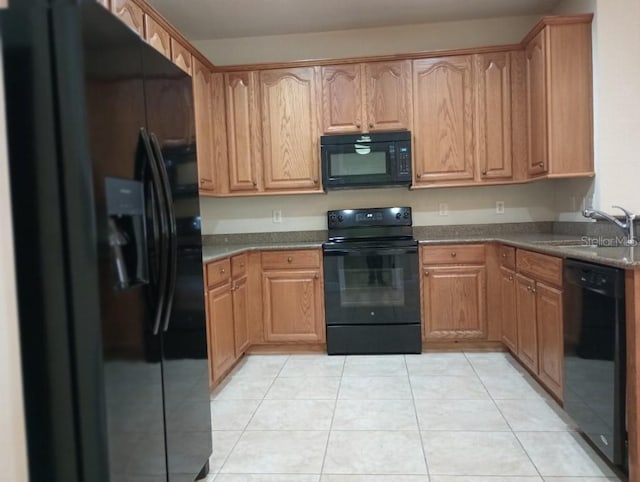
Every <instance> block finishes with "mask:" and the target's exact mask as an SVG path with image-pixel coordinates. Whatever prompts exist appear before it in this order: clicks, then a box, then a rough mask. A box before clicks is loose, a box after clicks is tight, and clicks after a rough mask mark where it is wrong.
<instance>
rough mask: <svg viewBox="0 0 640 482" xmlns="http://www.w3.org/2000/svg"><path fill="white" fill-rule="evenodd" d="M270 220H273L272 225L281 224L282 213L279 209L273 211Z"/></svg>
mask: <svg viewBox="0 0 640 482" xmlns="http://www.w3.org/2000/svg"><path fill="white" fill-rule="evenodd" d="M272 220H273V222H274V223H281V222H282V211H281V210H280V209H274V210H273V217H272Z"/></svg>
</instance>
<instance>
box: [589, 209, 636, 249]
mask: <svg viewBox="0 0 640 482" xmlns="http://www.w3.org/2000/svg"><path fill="white" fill-rule="evenodd" d="M611 207H612V208H617V209H620V210H621V211H622V212H623V213H624V216H625V222H622V221H620V220H619V219H616V218H614V217H613V216H611V215H609V214H607V213H605V212H603V211H598V210H597V209H590V208H587V209H585V210H584V211H583V212H582V215H583V216H584V217H585V218H591V219H597V218H602V219H606V220H607V221H609V222H611V223H613V224H615V225H616V226H618V227H619V228H620V229H622V232H623V233H624V235H625V236H624V245H625V246H635V245H636V238H635V231H634V225H633V221H634V220H635V219H636V215H635V214H633V213H632V212H630V211H627V210H626V209H625V208H623V207H620V206H611Z"/></svg>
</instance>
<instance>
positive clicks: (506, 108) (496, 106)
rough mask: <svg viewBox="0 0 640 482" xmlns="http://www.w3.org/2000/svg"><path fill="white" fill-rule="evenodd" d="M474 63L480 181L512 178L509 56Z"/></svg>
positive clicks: (499, 54)
mask: <svg viewBox="0 0 640 482" xmlns="http://www.w3.org/2000/svg"><path fill="white" fill-rule="evenodd" d="M475 61H476V87H477V94H476V95H477V101H478V103H477V106H478V108H477V111H476V127H477V137H476V147H477V152H478V163H479V168H480V178H481V179H495V178H505V179H506V178H510V177H511V176H512V153H511V58H510V56H509V52H495V53H490V54H480V55H476V56H475Z"/></svg>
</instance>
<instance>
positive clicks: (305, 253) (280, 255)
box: [262, 249, 320, 269]
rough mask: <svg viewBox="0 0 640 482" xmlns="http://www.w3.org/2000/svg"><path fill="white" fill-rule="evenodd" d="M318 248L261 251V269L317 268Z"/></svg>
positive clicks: (318, 261) (318, 259) (318, 265)
mask: <svg viewBox="0 0 640 482" xmlns="http://www.w3.org/2000/svg"><path fill="white" fill-rule="evenodd" d="M319 267H320V250H318V249H301V250H295V251H265V252H264V253H262V269H287V268H319Z"/></svg>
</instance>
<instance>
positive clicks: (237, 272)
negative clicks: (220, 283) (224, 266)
mask: <svg viewBox="0 0 640 482" xmlns="http://www.w3.org/2000/svg"><path fill="white" fill-rule="evenodd" d="M246 272H247V255H246V254H238V255H237V256H234V257H233V258H231V276H233V278H234V279H237V278H241V277H243V276H244V275H245V274H246Z"/></svg>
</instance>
